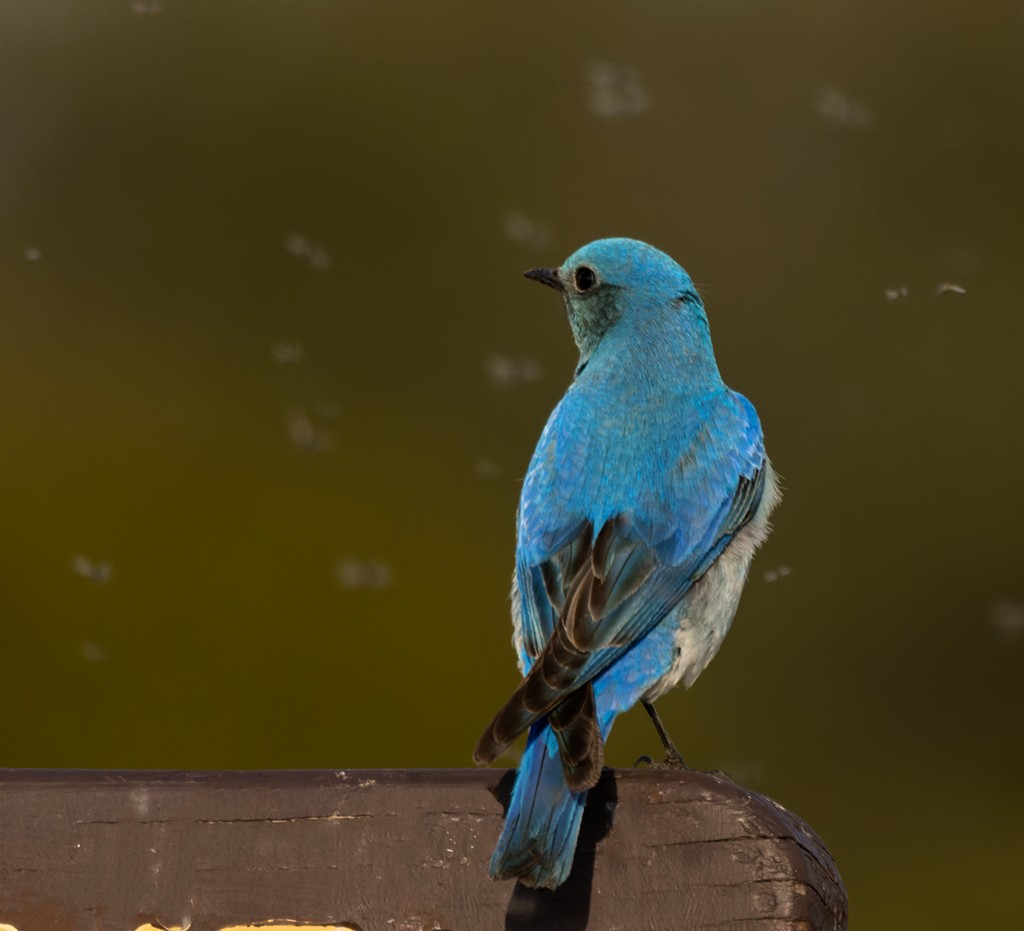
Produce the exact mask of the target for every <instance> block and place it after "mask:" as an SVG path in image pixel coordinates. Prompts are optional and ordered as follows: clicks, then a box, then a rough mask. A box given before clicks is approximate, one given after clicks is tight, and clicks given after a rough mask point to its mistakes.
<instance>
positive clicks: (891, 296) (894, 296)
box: [885, 284, 910, 301]
mask: <svg viewBox="0 0 1024 931" xmlns="http://www.w3.org/2000/svg"><path fill="white" fill-rule="evenodd" d="M909 294H910V288H908V287H907V286H906V285H905V284H901V285H900V286H899V287H898V288H886V289H885V299H886V300H887V301H898V300H899V299H900V298H903V297H907V296H908V295H909Z"/></svg>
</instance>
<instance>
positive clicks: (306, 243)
mask: <svg viewBox="0 0 1024 931" xmlns="http://www.w3.org/2000/svg"><path fill="white" fill-rule="evenodd" d="M284 248H285V250H286V251H287V252H288V253H290V254H291V255H294V256H295V258H297V259H301V260H302V261H304V262H305V263H306V264H307V265H309V266H310V267H311V268H315V269H316V270H317V271H321V272H322V271H326V270H327V269H328V268H330V267H331V256H330V253H329V252H328V251H327V250H326V249H325V248H324V247H323V246H321V245H320V244H319V243H317V242H313V240H311V239H307V238H306V237H305V236H303V235H302V234H301V233H286V234H285V237H284Z"/></svg>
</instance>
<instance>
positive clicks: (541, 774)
mask: <svg viewBox="0 0 1024 931" xmlns="http://www.w3.org/2000/svg"><path fill="white" fill-rule="evenodd" d="M586 800H587V793H586V791H583V792H573V791H571V790H570V789H569V787H568V786H567V785H566V781H565V775H564V774H563V772H562V761H561V758H560V755H559V749H558V740H557V738H556V736H555V734H554V733H553V732H552V730H551V728H550V727H549V726H548V724H547V721H546V720H541V721H538V722H536V723H535V724H534V725H533V726H532V727H531V728H530V734H529V737H528V738H527V741H526V752H525V753H524V754H523V759H522V762H521V763H520V764H519V772H518V773H517V775H516V784H515V788H514V789H513V790H512V802H511V804H510V805H509V807H508V814H507V815H506V817H505V827H504V829H503V830H502V832H501V838H500V839H499V840H498V846H497V847H495V849H494V855H493V856H492V857H491V869H490V872H491V877H492V878H493V879H512V878H514V877H518V878H519V880H520V882H522V883H523V884H524V885H527V886H543V887H544V888H546V889H556V888H557V887H558V886H560V885H561V884H562V883H563V882H565V880H566V879H567V878H568V876H569V872H570V870H571V869H572V861H573V856H574V855H575V853H576V839H577V837H578V836H579V832H580V821H581V820H582V818H583V806H584V804H585V803H586Z"/></svg>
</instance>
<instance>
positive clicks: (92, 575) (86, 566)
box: [71, 553, 114, 585]
mask: <svg viewBox="0 0 1024 931" xmlns="http://www.w3.org/2000/svg"><path fill="white" fill-rule="evenodd" d="M71 571H72V572H74V573H75V575H80V576H81V577H82V578H83V579H89V580H90V581H92V582H95V583H96V584H97V585H106V584H107V582H109V581H110V579H111V577H112V576H113V574H114V567H113V566H111V565H110V563H108V562H107V561H106V560H100V561H99V562H93V561H92V560H91V559H89V557H88V556H83V555H82V554H81V553H79V554H78V555H77V556H74V557H72V559H71Z"/></svg>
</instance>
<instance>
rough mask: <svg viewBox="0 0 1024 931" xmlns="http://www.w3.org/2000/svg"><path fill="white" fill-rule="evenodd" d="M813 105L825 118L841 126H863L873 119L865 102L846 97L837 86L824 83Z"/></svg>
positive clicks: (869, 123) (870, 122)
mask: <svg viewBox="0 0 1024 931" xmlns="http://www.w3.org/2000/svg"><path fill="white" fill-rule="evenodd" d="M814 102H815V106H816V107H817V109H818V113H820V114H821V115H822V116H823V117H824V118H825V119H826V120H828V121H829V122H830V123H837V124H839V125H842V126H852V127H856V128H863V127H866V126H870V125H871V124H872V123H873V122H874V121H875V115H874V113H872V112H871V110H870V109H869V108H868V107H867V105H866V104H864V103H862V102H861V101H859V100H854V99H853V98H851V97H847V96H846V94H844V93H843V92H842V91H841V90H839V88H837V87H833V86H832V85H831V84H826V85H825V86H824V87H822V88H820V89H819V90H818V93H817V95H816V96H815V101H814Z"/></svg>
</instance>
